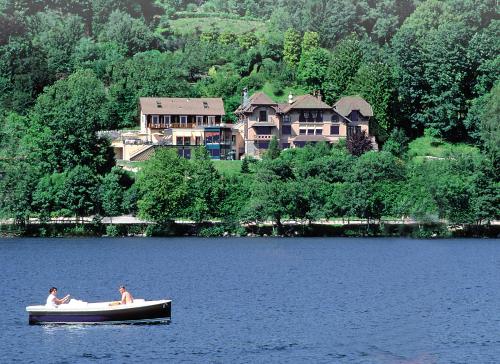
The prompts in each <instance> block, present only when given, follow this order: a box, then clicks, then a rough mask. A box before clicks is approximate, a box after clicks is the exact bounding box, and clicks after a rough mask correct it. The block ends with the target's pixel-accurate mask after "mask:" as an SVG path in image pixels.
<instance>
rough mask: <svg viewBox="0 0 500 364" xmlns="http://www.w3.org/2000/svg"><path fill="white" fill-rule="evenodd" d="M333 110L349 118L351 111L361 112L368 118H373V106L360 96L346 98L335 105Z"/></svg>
mask: <svg viewBox="0 0 500 364" xmlns="http://www.w3.org/2000/svg"><path fill="white" fill-rule="evenodd" d="M333 108H334V109H335V110H336V111H337V112H338V113H339V114H340V115H342V116H345V117H348V116H349V114H350V113H351V111H353V110H359V112H360V113H361V114H362V115H363V116H366V117H369V116H373V109H372V107H371V105H370V104H369V103H368V102H366V101H365V99H363V98H362V97H360V96H345V97H342V98H341V99H340V100H339V101H337V102H336V103H335V105H333Z"/></svg>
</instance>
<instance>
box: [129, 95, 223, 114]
mask: <svg viewBox="0 0 500 364" xmlns="http://www.w3.org/2000/svg"><path fill="white" fill-rule="evenodd" d="M139 101H140V104H141V112H142V113H143V114H148V115H151V114H153V115H206V116H211V115H225V112H224V102H223V101H222V99H221V98H177V97H141V98H140V99H139Z"/></svg>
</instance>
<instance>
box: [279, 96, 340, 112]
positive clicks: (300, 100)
mask: <svg viewBox="0 0 500 364" xmlns="http://www.w3.org/2000/svg"><path fill="white" fill-rule="evenodd" d="M282 105H283V106H281V105H280V107H281V111H282V112H283V113H287V112H289V111H290V110H293V109H302V110H303V109H315V110H331V108H332V107H331V106H330V105H328V104H327V103H325V102H323V101H321V100H320V99H318V98H317V97H315V96H313V95H301V96H297V97H295V98H294V99H293V101H292V103H291V104H290V103H288V104H282Z"/></svg>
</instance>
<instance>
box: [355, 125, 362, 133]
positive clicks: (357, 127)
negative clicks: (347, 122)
mask: <svg viewBox="0 0 500 364" xmlns="http://www.w3.org/2000/svg"><path fill="white" fill-rule="evenodd" d="M355 128H356V133H361V126H359V125H357V126H355Z"/></svg>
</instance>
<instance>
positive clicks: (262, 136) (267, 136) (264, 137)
mask: <svg viewBox="0 0 500 364" xmlns="http://www.w3.org/2000/svg"><path fill="white" fill-rule="evenodd" d="M273 136H274V134H258V135H256V136H255V140H271V139H272V138H273Z"/></svg>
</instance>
